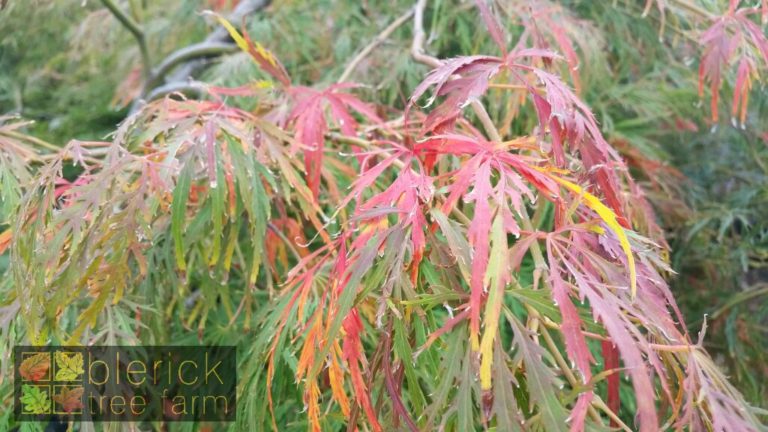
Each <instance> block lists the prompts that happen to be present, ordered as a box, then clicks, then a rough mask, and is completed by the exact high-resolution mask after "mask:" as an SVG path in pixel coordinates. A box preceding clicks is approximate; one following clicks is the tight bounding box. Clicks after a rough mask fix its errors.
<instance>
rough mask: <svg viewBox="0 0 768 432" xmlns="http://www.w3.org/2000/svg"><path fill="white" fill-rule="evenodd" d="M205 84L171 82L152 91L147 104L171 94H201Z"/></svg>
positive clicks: (147, 98) (146, 100)
mask: <svg viewBox="0 0 768 432" xmlns="http://www.w3.org/2000/svg"><path fill="white" fill-rule="evenodd" d="M203 87H204V86H203V84H202V83H200V82H197V81H188V82H171V83H168V84H165V85H162V86H160V87H157V88H155V89H154V90H152V92H151V93H150V94H148V95H147V96H146V97H145V98H144V101H145V102H150V101H153V100H155V99H160V98H161V97H163V96H167V95H169V94H171V93H195V94H199V93H201V92H202V90H203Z"/></svg>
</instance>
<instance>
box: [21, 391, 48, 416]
mask: <svg viewBox="0 0 768 432" xmlns="http://www.w3.org/2000/svg"><path fill="white" fill-rule="evenodd" d="M21 403H22V405H23V407H24V413H25V414H48V413H50V412H51V401H50V399H48V392H46V391H43V390H41V389H40V387H39V386H31V385H28V384H24V385H22V386H21Z"/></svg>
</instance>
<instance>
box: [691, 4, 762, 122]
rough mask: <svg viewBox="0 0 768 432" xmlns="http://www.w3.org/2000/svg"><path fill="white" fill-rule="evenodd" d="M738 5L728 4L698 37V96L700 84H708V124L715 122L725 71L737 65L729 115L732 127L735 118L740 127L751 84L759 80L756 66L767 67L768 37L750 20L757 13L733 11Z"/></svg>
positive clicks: (702, 87) (753, 11)
mask: <svg viewBox="0 0 768 432" xmlns="http://www.w3.org/2000/svg"><path fill="white" fill-rule="evenodd" d="M738 3H739V2H731V5H730V8H729V11H728V13H727V14H725V15H723V16H721V17H718V18H717V19H716V20H715V22H714V23H713V24H712V26H711V27H709V29H707V30H706V31H705V32H703V33H702V34H701V36H700V38H699V43H700V44H701V45H702V46H703V52H702V55H701V60H700V62H699V97H703V95H704V85H705V83H707V82H709V87H710V92H711V97H712V99H711V102H710V109H711V112H712V121H713V122H715V123H717V121H718V118H719V108H718V101H719V93H720V88H721V87H722V83H723V80H724V73H725V70H726V69H727V68H728V67H730V66H731V65H734V64H738V67H737V73H736V82H735V84H734V88H733V104H732V109H731V116H732V122H733V124H734V126H735V125H736V124H737V118H738V121H739V122H740V123H741V125H742V127H744V124H745V122H746V116H747V104H748V100H749V92H750V90H751V87H752V81H753V80H755V79H757V78H759V68H758V64H762V65H763V67H768V38H766V36H765V34H764V33H763V29H762V28H761V27H760V26H759V25H757V24H755V23H754V22H753V21H752V20H751V18H750V15H751V14H753V13H756V12H757V10H756V9H753V8H750V7H745V8H741V9H736V7H737V5H738ZM764 10H765V9H764ZM737 114H738V117H737Z"/></svg>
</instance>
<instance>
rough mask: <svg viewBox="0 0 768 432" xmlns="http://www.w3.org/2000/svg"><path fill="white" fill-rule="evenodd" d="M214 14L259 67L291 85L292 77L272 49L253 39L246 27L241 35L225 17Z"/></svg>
mask: <svg viewBox="0 0 768 432" xmlns="http://www.w3.org/2000/svg"><path fill="white" fill-rule="evenodd" d="M214 16H215V17H216V19H217V20H218V22H219V23H220V24H221V25H222V26H224V28H225V29H227V32H228V33H229V35H230V36H231V37H232V39H234V41H235V43H236V44H237V46H238V47H239V48H240V49H241V50H243V51H244V52H247V53H248V54H250V56H251V57H252V58H253V60H254V61H255V62H256V64H258V65H259V67H261V68H262V69H263V70H264V71H265V72H267V73H268V74H269V75H271V76H272V77H273V78H275V79H276V80H278V81H279V82H280V83H281V84H282V85H284V86H289V85H290V84H291V79H290V77H289V76H288V72H286V70H285V67H284V66H283V65H282V63H280V61H279V60H278V59H277V57H275V55H274V54H272V52H271V51H269V50H268V49H266V48H264V46H262V45H261V44H260V43H258V42H256V41H253V40H251V38H250V37H249V36H248V33H247V32H245V29H243V34H242V35H241V34H240V32H238V31H237V29H236V28H235V27H234V26H233V25H232V24H231V23H230V22H229V21H227V20H226V19H225V18H223V17H222V16H220V15H217V14H214Z"/></svg>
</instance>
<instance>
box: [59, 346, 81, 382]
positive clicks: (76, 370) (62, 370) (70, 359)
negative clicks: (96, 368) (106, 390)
mask: <svg viewBox="0 0 768 432" xmlns="http://www.w3.org/2000/svg"><path fill="white" fill-rule="evenodd" d="M54 361H55V362H56V376H55V377H54V380H56V381H74V380H76V379H78V377H80V375H82V374H83V353H80V352H70V353H68V352H65V351H56V354H55V355H54Z"/></svg>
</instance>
